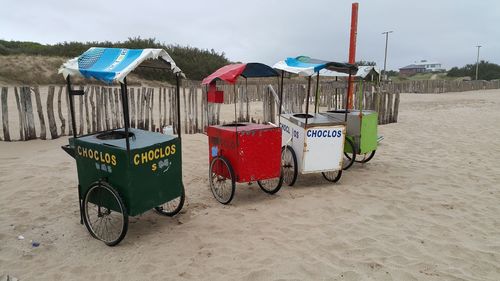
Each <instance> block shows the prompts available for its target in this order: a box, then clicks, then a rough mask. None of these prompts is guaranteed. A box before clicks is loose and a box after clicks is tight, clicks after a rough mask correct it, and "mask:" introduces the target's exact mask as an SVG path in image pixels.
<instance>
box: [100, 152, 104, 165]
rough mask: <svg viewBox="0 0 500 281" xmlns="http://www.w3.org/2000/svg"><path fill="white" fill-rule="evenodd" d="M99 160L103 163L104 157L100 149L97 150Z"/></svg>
mask: <svg viewBox="0 0 500 281" xmlns="http://www.w3.org/2000/svg"><path fill="white" fill-rule="evenodd" d="M99 160H101V162H103V163H104V157H102V151H99Z"/></svg>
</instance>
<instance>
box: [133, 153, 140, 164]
mask: <svg viewBox="0 0 500 281" xmlns="http://www.w3.org/2000/svg"><path fill="white" fill-rule="evenodd" d="M139 159H140V156H139V154H136V155H134V164H135V165H136V166H137V165H139Z"/></svg>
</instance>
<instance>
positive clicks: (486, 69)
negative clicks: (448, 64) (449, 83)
mask: <svg viewBox="0 0 500 281" xmlns="http://www.w3.org/2000/svg"><path fill="white" fill-rule="evenodd" d="M448 76H450V77H464V76H469V77H471V78H472V79H475V78H476V64H467V65H465V66H463V67H460V68H459V67H453V68H451V69H450V70H449V71H448ZM478 79H479V80H494V79H500V65H498V64H496V63H490V62H488V61H484V60H482V61H480V62H479V68H478Z"/></svg>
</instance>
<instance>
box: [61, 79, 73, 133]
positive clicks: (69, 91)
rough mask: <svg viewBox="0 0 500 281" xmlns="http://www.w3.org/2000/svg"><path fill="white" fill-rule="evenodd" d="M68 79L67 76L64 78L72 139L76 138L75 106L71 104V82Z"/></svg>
mask: <svg viewBox="0 0 500 281" xmlns="http://www.w3.org/2000/svg"><path fill="white" fill-rule="evenodd" d="M69 77H70V76H69V75H68V77H66V88H67V90H68V98H69V109H70V111H71V128H73V137H74V138H76V124H75V106H74V104H73V95H72V94H71V81H70V78H69ZM63 133H64V132H63Z"/></svg>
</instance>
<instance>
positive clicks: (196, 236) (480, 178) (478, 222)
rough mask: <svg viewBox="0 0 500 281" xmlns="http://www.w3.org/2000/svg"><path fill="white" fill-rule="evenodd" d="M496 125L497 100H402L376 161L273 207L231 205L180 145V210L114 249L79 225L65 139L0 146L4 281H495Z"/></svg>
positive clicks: (307, 184)
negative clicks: (9, 280)
mask: <svg viewBox="0 0 500 281" xmlns="http://www.w3.org/2000/svg"><path fill="white" fill-rule="evenodd" d="M499 124H500V91H498V90H493V91H482V92H466V93H448V94H439V95H411V94H404V95H402V97H401V107H400V118H399V122H398V123H397V124H390V125H384V126H381V127H380V133H381V134H382V135H384V137H385V139H384V141H383V143H382V144H381V145H380V147H379V150H378V151H377V154H376V156H375V158H374V159H373V160H372V161H371V162H369V163H368V164H365V165H360V164H357V165H355V166H353V167H352V168H351V169H350V170H349V171H347V172H345V173H344V175H343V177H342V179H341V180H340V182H339V183H338V184H331V183H328V182H326V181H325V180H323V178H322V177H321V175H318V174H316V175H307V176H299V179H298V182H297V184H296V186H295V187H284V188H283V189H282V190H281V191H280V192H278V193H277V194H276V195H274V196H271V195H267V194H265V193H264V192H262V191H261V190H260V189H259V187H258V186H257V185H256V184H253V185H250V186H248V185H239V186H238V187H237V191H236V195H235V199H234V200H233V202H232V204H231V205H229V206H223V205H220V204H219V203H217V202H216V201H215V199H214V198H213V197H212V194H211V192H210V190H209V187H208V181H207V178H208V176H207V170H208V168H207V161H208V160H207V157H208V155H207V154H208V153H207V150H208V148H207V138H206V136H204V135H201V134H198V135H189V136H185V137H184V139H183V142H184V149H183V157H184V163H183V170H184V183H185V186H186V192H187V204H186V205H185V207H184V209H183V211H182V212H181V214H180V215H178V216H177V217H176V218H164V217H161V216H158V215H157V214H155V213H153V212H147V213H145V214H144V215H142V216H140V217H135V218H132V219H131V221H130V222H131V223H130V226H129V232H128V234H127V236H126V238H125V239H124V240H123V241H122V243H121V244H120V245H119V246H117V247H114V248H110V247H107V246H105V245H104V244H103V243H102V242H99V241H97V240H95V239H93V238H91V236H90V235H89V234H88V232H87V230H86V228H85V227H84V226H82V225H80V224H79V215H78V203H77V192H76V184H77V182H76V168H75V163H74V161H73V160H72V159H71V158H70V157H69V156H67V155H66V154H65V153H64V152H63V151H62V150H61V149H60V148H59V147H60V146H61V145H63V144H66V143H67V138H61V139H57V140H51V141H41V140H36V141H30V142H24V143H21V142H14V143H4V142H0V208H1V210H0V276H1V275H2V274H9V275H12V276H15V277H17V278H19V279H20V280H500V204H499V203H500V168H499V164H498V163H499V162H498V159H500V158H499V156H500V125H499ZM18 235H23V236H24V237H25V239H24V240H18V238H17V237H18ZM30 240H36V241H39V242H40V246H39V247H37V248H33V247H32V246H31V244H30V242H29V241H30Z"/></svg>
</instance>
